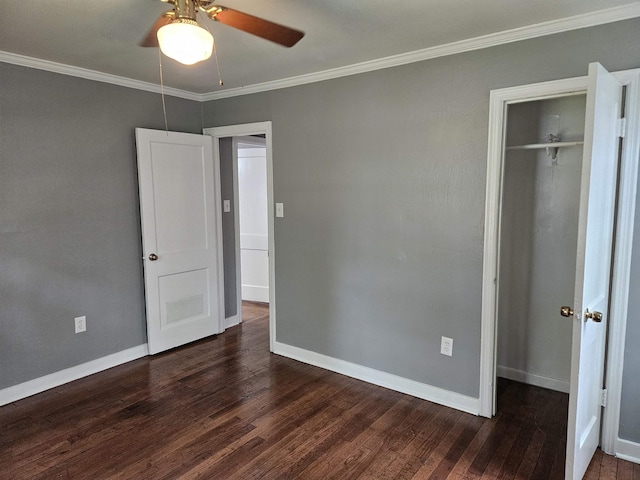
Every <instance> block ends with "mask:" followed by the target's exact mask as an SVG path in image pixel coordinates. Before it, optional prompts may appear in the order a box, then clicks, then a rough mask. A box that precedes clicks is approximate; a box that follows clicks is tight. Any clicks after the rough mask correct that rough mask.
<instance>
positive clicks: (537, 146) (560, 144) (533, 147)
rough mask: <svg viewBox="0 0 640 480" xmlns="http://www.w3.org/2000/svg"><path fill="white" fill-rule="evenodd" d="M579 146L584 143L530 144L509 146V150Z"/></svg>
mask: <svg viewBox="0 0 640 480" xmlns="http://www.w3.org/2000/svg"><path fill="white" fill-rule="evenodd" d="M577 145H584V142H551V143H528V144H526V145H512V146H508V147H507V150H537V149H542V148H560V147H575V146H577Z"/></svg>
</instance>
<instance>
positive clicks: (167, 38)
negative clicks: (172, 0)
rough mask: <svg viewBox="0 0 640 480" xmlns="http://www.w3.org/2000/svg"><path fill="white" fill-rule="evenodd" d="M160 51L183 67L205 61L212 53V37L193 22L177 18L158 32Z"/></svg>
mask: <svg viewBox="0 0 640 480" xmlns="http://www.w3.org/2000/svg"><path fill="white" fill-rule="evenodd" d="M158 43H159V44H160V50H162V53H164V54H165V55H166V56H167V57H169V58H173V59H174V60H177V61H178V62H180V63H184V64H185V65H193V64H194V63H198V62H201V61H203V60H206V59H207V58H209V57H210V56H211V52H212V51H213V36H212V35H211V34H210V33H209V32H207V31H206V30H205V29H204V28H202V27H201V26H200V25H198V23H197V22H196V21H195V20H190V19H187V18H178V19H176V20H174V21H173V22H171V23H169V24H168V25H164V26H163V27H161V28H160V29H159V30H158Z"/></svg>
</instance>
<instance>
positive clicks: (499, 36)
mask: <svg viewBox="0 0 640 480" xmlns="http://www.w3.org/2000/svg"><path fill="white" fill-rule="evenodd" d="M639 16H640V3H639V2H636V3H630V4H628V5H622V6H619V7H613V8H607V9H604V10H599V11H596V12H590V13H585V14H582V15H576V16H573V17H568V18H562V19H558V20H551V21H549V22H542V23H537V24H534V25H527V26H524V27H519V28H514V29H510V30H505V31H502V32H497V33H491V34H488V35H482V36H480V37H474V38H469V39H466V40H460V41H457V42H451V43H446V44H443V45H438V46H434V47H429V48H424V49H421V50H415V51H413V52H407V53H401V54H399V55H392V56H389V57H384V58H379V59H376V60H370V61H368V62H361V63H356V64H353V65H348V66H345V67H338V68H332V69H330V70H324V71H321V72H314V73H308V74H305V75H298V76H295V77H289V78H285V79H282V80H274V81H271V82H264V83H258V84H255V85H248V86H246V87H239V88H229V89H226V90H222V91H219V92H210V93H205V94H203V95H202V96H201V99H202V100H203V101H209V100H219V99H222V98H230V97H237V96H240V95H249V94H252V93H259V92H267V91H270V90H277V89H280V88H288V87H294V86H297V85H305V84H308V83H315V82H322V81H324V80H331V79H333V78H340V77H347V76H350V75H358V74H360V73H366V72H373V71H375V70H382V69H385V68H391V67H397V66H400V65H406V64H409V63H415V62H422V61H424V60H430V59H433V58H439V57H446V56H448V55H456V54H458V53H464V52H471V51H474V50H481V49H483V48H489V47H495V46H498V45H504V44H507V43H513V42H519V41H521V40H528V39H531V38H538V37H544V36H546V35H553V34H556V33H562V32H567V31H571V30H578V29H581V28H588V27H595V26H597V25H604V24H607V23H613V22H618V21H621V20H627V19H630V18H635V17H639Z"/></svg>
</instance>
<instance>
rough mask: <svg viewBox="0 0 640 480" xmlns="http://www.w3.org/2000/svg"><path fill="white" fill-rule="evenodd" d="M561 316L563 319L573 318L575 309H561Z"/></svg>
mask: <svg viewBox="0 0 640 480" xmlns="http://www.w3.org/2000/svg"><path fill="white" fill-rule="evenodd" d="M560 315H562V316H563V317H573V308H571V307H566V306H565V307H560Z"/></svg>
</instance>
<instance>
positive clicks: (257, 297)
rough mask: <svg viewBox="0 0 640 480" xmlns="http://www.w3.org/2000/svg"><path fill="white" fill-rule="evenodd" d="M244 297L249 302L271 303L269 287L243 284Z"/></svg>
mask: <svg viewBox="0 0 640 480" xmlns="http://www.w3.org/2000/svg"><path fill="white" fill-rule="evenodd" d="M242 299H243V300H247V301H249V302H262V303H269V287H261V286H259V285H242Z"/></svg>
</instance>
